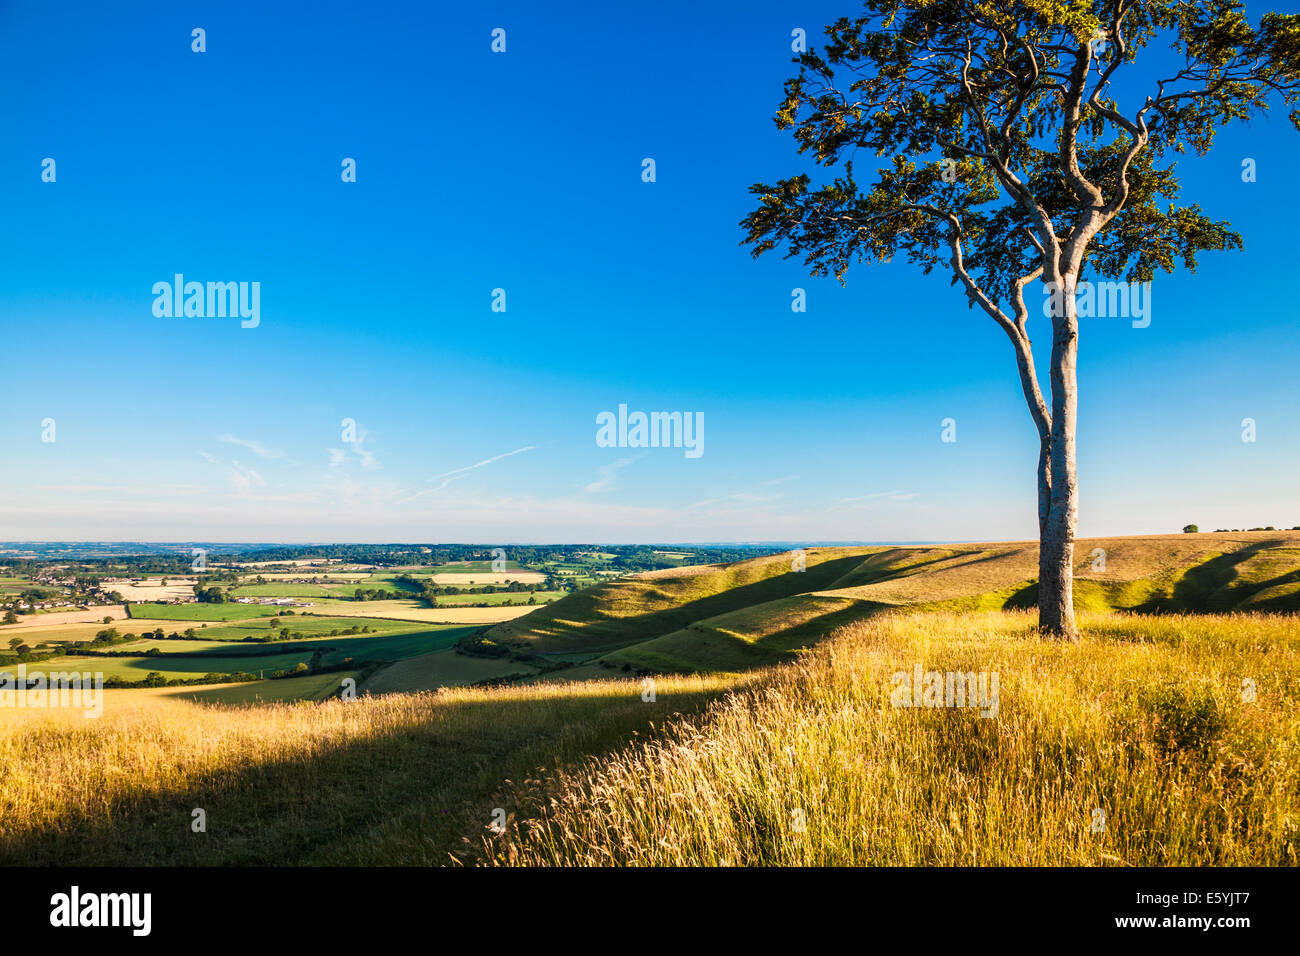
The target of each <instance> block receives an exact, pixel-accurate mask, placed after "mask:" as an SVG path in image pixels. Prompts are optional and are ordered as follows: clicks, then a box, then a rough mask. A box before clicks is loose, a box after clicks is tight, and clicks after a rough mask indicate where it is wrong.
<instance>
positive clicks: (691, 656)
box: [487, 531, 1300, 680]
mask: <svg viewBox="0 0 1300 956" xmlns="http://www.w3.org/2000/svg"><path fill="white" fill-rule="evenodd" d="M1037 573H1038V547H1037V544H1036V543H1034V542H1007V543H993V544H975V545H948V546H942V547H890V548H884V547H877V548H819V549H810V550H808V552H807V570H806V571H803V572H797V571H794V570H793V569H792V561H791V556H790V555H788V554H787V555H777V556H772V557H765V558H758V559H754V560H751V561H743V562H738V563H735V564H730V565H716V566H710V567H705V568H687V569H682V570H680V571H679V570H669V571H658V572H654V573H652V574H644V575H638V576H636V577H634V578H631V579H627V580H623V581H618V582H614V583H611V584H606V585H602V586H600V587H596V588H592V589H589V590H587V591H584V592H581V593H579V594H574V595H570V596H569V597H566V598H564V599H563V600H561V601H558V602H556V603H555V604H553V605H551V606H549V607H547V608H544V609H543V610H540V611H538V612H536V613H535V614H533V615H531V616H529V617H527V618H523V619H521V620H518V621H512V622H509V623H508V624H501V625H498V626H496V627H494V628H492V629H491V630H490V631H489V632H488V635H487V636H488V638H489V639H490V640H493V641H495V642H497V643H500V644H505V645H507V646H510V647H515V648H526V649H528V650H530V651H532V652H535V653H540V654H542V655H556V656H562V655H570V656H573V657H585V660H583V661H582V662H581V663H579V664H576V665H575V666H574V667H573V668H572V669H571V670H562V671H558V672H555V673H553V674H551V675H548V677H547V679H560V680H563V679H568V678H572V677H583V678H586V677H592V676H597V675H600V674H602V673H608V671H609V670H610V669H615V670H618V671H635V672H641V671H653V672H660V673H669V672H673V673H690V672H708V671H717V670H741V669H745V668H749V667H754V666H761V665H765V664H771V663H775V662H778V661H781V660H785V659H790V658H792V657H793V656H794V654H795V652H796V651H798V650H799V649H800V648H803V647H806V646H808V645H810V644H813V643H816V642H817V641H818V640H820V639H821V638H823V637H825V636H826V635H827V634H829V633H830V632H831V631H833V630H834V629H835V628H837V627H840V626H843V625H845V624H849V623H853V622H855V621H861V620H866V619H868V618H871V617H873V616H875V615H877V614H879V613H881V612H882V611H884V610H886V609H888V608H891V607H911V608H930V609H942V608H951V609H960V610H971V611H975V610H998V609H1017V608H1024V607H1032V606H1033V605H1034V602H1035V600H1036V578H1037ZM1075 573H1076V575H1077V577H1076V586H1075V603H1076V605H1077V607H1078V609H1079V610H1080V611H1097V612H1104V611H1133V612H1142V613H1169V612H1216V611H1232V610H1259V611H1295V610H1300V532H1294V531H1278V532H1236V533H1228V532H1225V533H1214V534H1179V535H1158V536H1146V537H1132V538H1093V539H1083V540H1080V541H1079V542H1078V543H1077V547H1076V569H1075Z"/></svg>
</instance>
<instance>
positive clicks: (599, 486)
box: [582, 458, 635, 494]
mask: <svg viewBox="0 0 1300 956" xmlns="http://www.w3.org/2000/svg"><path fill="white" fill-rule="evenodd" d="M633 461H635V459H633V458H620V459H618V461H613V462H610V463H609V464H608V465H601V466H600V467H599V468H597V469H596V474H598V475H599V476H600V477H599V478H597V479H596V480H595V481H593V482H592V483H591V484H589V485H587V486H586V487H584V488H583V489H582V491H583V493H584V494H595V493H596V492H598V491H607V490H608V489H609V486H610V485H612V484H613V483H614V474H615V473H616V472H617V471H618V470H619V469H620V468H626V467H627V466H628V465H630V464H632V462H633Z"/></svg>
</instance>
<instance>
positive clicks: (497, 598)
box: [437, 591, 565, 607]
mask: <svg viewBox="0 0 1300 956" xmlns="http://www.w3.org/2000/svg"><path fill="white" fill-rule="evenodd" d="M564 595H565V592H564V591H533V592H529V591H516V592H508V591H507V592H498V593H496V594H439V595H438V597H437V601H438V607H466V606H470V605H474V604H488V605H492V606H496V605H500V604H527V603H528V598H529V597H535V598H537V603H538V604H545V603H546V602H547V601H558V600H559V599H560V598H562V597H564Z"/></svg>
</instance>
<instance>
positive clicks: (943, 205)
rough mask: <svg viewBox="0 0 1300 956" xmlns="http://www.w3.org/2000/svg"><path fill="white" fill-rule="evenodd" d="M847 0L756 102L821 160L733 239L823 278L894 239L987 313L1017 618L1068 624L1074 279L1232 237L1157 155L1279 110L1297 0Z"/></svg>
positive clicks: (1073, 499) (891, 246)
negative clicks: (1026, 499)
mask: <svg viewBox="0 0 1300 956" xmlns="http://www.w3.org/2000/svg"><path fill="white" fill-rule="evenodd" d="M864 7H865V13H864V15H862V16H859V17H856V18H852V19H850V18H841V19H839V20H837V21H836V22H834V23H832V24H831V25H830V26H828V27H827V28H826V31H825V32H826V42H825V45H824V48H823V49H822V50H820V51H818V50H816V49H809V50H808V51H806V52H802V53H800V55H799V56H798V57H796V58H795V62H796V63H797V64H798V65H799V73H798V75H797V76H796V77H794V78H793V79H790V80H788V81H787V82H786V85H785V93H786V95H785V99H784V101H783V102H782V104H781V106H780V108H779V109H778V111H777V114H776V123H777V125H778V127H780V128H782V129H792V130H793V133H794V138H795V140H796V142H797V143H798V148H799V152H800V153H807V154H810V156H811V158H812V159H813V161H814V162H815V163H816V164H818V165H820V166H824V167H828V168H833V169H834V170H835V173H834V178H829V181H827V182H824V183H822V184H814V183H813V182H812V179H811V177H810V176H808V175H807V174H801V175H797V176H794V177H792V178H789V179H782V180H779V181H778V182H777V183H776V185H767V184H765V183H759V184H756V185H754V186H752V187H750V191H751V192H752V193H754V194H755V195H757V196H758V197H759V203H758V206H757V208H756V209H754V211H753V212H751V213H750V214H749V215H748V216H746V217H745V219H744V220H742V222H741V225H742V227H744V228H745V230H746V233H747V235H746V238H745V240H744V243H745V244H748V245H750V246H752V252H753V254H754V256H755V257H757V256H760V255H762V254H763V253H765V252H768V251H770V250H772V249H776V248H778V247H783V248H784V249H785V254H786V257H787V258H790V257H795V256H798V257H802V258H803V261H804V263H805V264H806V265H807V266H808V267H809V268H810V270H811V273H812V275H814V276H826V275H830V274H834V275H835V276H836V277H837V278H838V279H839V280H840V281H841V282H843V281H844V274H845V272H846V271H847V270H848V268H849V266H850V264H851V263H853V262H855V261H859V262H874V261H888V260H889V259H891V258H892V257H894V256H896V255H898V254H899V253H904V254H906V256H907V258H908V261H910V262H912V263H914V264H916V265H919V266H920V267H921V269H922V270H923V271H924V272H926V273H929V272H930V271H931V270H932V269H933V268H934V267H935V266H940V267H941V268H945V269H948V270H950V271H951V275H952V281H953V284H954V285H958V286H959V287H960V288H961V289H962V290H963V291H964V292H965V294H966V297H967V298H968V300H969V303H968V305H969V306H970V307H972V308H974V307H977V306H978V307H979V308H980V309H981V310H983V311H984V312H986V313H987V314H988V315H989V316H991V317H992V319H993V320H994V321H995V322H996V323H997V324H998V325H999V326H1001V327H1002V330H1003V331H1004V332H1005V333H1006V334H1007V337H1008V338H1009V339H1010V340H1011V345H1012V348H1013V349H1014V352H1015V358H1016V367H1017V368H1018V370H1019V375H1020V384H1021V388H1022V390H1023V392H1024V395H1025V400H1026V402H1027V403H1028V405H1029V414H1030V417H1031V418H1032V419H1033V422H1034V425H1035V427H1036V428H1037V430H1038V436H1039V442H1040V450H1039V456H1038V527H1039V543H1040V547H1039V588H1038V615H1039V626H1040V628H1041V629H1042V630H1043V632H1044V633H1046V634H1048V635H1051V636H1054V637H1060V638H1070V639H1074V638H1076V637H1077V635H1078V632H1077V630H1076V627H1075V623H1074V607H1073V601H1072V589H1073V581H1074V536H1075V528H1076V525H1077V519H1078V480H1077V477H1076V472H1075V423H1076V415H1077V403H1078V396H1077V385H1076V375H1075V359H1076V355H1077V350H1078V340H1079V312H1080V309H1079V302H1078V301H1076V295H1077V294H1078V293H1080V292H1084V291H1089V292H1090V288H1089V286H1088V285H1087V283H1088V282H1089V279H1088V277H1089V276H1095V277H1097V278H1100V279H1107V280H1110V279H1116V280H1117V279H1119V278H1121V277H1122V278H1123V279H1124V280H1125V281H1127V282H1129V283H1142V282H1148V281H1150V280H1151V278H1152V277H1153V276H1154V274H1155V272H1156V270H1157V268H1159V269H1160V270H1163V271H1164V272H1172V271H1173V270H1174V268H1175V267H1176V265H1177V264H1178V263H1179V262H1181V263H1182V265H1183V266H1184V267H1186V268H1187V269H1190V270H1195V267H1196V257H1197V254H1198V253H1200V252H1202V251H1204V250H1223V249H1230V248H1240V247H1241V237H1240V236H1238V235H1237V234H1236V233H1234V232H1233V231H1231V229H1230V228H1229V224H1228V223H1225V222H1216V221H1214V220H1212V219H1209V218H1207V217H1206V216H1205V215H1204V214H1203V213H1202V212H1201V209H1200V207H1199V206H1198V205H1194V204H1193V205H1178V204H1177V202H1176V200H1177V197H1178V193H1179V182H1178V177H1177V175H1176V173H1175V169H1174V165H1175V163H1174V160H1175V157H1176V156H1177V155H1178V154H1180V153H1183V152H1185V151H1186V150H1187V149H1188V148H1189V147H1190V148H1191V149H1192V150H1194V151H1195V152H1196V153H1197V154H1198V155H1203V154H1204V153H1205V152H1206V151H1207V150H1208V149H1209V148H1210V146H1211V144H1212V143H1213V140H1214V136H1215V133H1216V132H1217V130H1218V129H1219V128H1220V127H1222V126H1224V125H1225V124H1227V123H1229V122H1232V121H1242V120H1249V119H1250V118H1251V117H1252V116H1255V115H1258V114H1261V113H1263V112H1264V111H1266V110H1267V109H1268V106H1269V104H1270V101H1271V100H1274V99H1280V100H1281V101H1282V102H1284V103H1285V104H1286V106H1287V107H1289V108H1290V118H1291V122H1292V124H1293V125H1295V126H1297V128H1300V109H1298V108H1297V107H1298V104H1300V95H1298V94H1300V81H1298V79H1297V77H1298V76H1300V16H1296V15H1282V14H1275V13H1269V14H1265V15H1264V16H1263V17H1262V18H1261V19H1260V21H1259V24H1258V26H1255V27H1252V26H1251V25H1250V24H1249V23H1248V22H1247V20H1246V17H1245V15H1244V13H1243V10H1242V5H1241V4H1240V3H1239V2H1236V0H1202V2H1191V0H1188V2H1177V0H1100V2H1099V0H1094V2H1091V3H1090V2H1088V0H1080V2H1068V0H996V2H993V0H985V2H975V0H867V2H866V3H865V4H864ZM1153 44H1154V45H1153ZM1161 44H1163V45H1169V46H1170V47H1172V50H1173V52H1172V53H1168V52H1164V51H1161V50H1159V49H1158V45H1161ZM1148 47H1152V49H1151V50H1150V51H1149V52H1147V53H1146V54H1145V55H1143V56H1142V57H1141V63H1140V64H1139V62H1138V61H1139V54H1142V53H1143V51H1144V50H1147V48H1148ZM1147 76H1151V77H1155V78H1154V79H1151V80H1150V81H1147V80H1144V79H1143V77H1147ZM864 150H869V151H872V152H874V153H875V155H876V156H877V157H882V158H883V157H888V158H887V159H886V160H884V162H883V163H879V164H877V165H879V168H877V169H875V170H873V173H872V175H873V176H874V180H873V181H872V182H871V183H870V184H859V182H858V180H857V179H856V178H855V164H854V157H855V156H861V155H864V154H863V153H861V152H860V151H864ZM867 155H869V154H867ZM1039 284H1041V288H1040V289H1039V291H1041V292H1043V293H1046V296H1047V298H1045V299H1043V300H1042V301H1043V302H1044V303H1045V305H1046V306H1048V307H1047V308H1044V310H1043V312H1044V314H1045V315H1050V318H1051V326H1052V351H1051V357H1050V360H1049V366H1048V369H1049V374H1048V379H1049V387H1050V391H1049V395H1048V397H1046V398H1045V397H1044V394H1043V390H1042V388H1041V387H1040V384H1039V379H1038V375H1037V372H1036V371H1035V368H1034V354H1033V350H1032V348H1031V345H1030V337H1029V331H1028V326H1027V323H1028V319H1029V313H1030V311H1031V307H1030V306H1029V305H1028V304H1026V289H1027V288H1038V287H1039ZM1126 291H1127V290H1126ZM1085 312H1086V310H1085Z"/></svg>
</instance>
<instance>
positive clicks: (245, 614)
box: [127, 602, 284, 621]
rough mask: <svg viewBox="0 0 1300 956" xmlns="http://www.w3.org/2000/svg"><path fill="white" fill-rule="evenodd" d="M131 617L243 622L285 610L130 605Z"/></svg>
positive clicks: (250, 606) (240, 606) (225, 605)
mask: <svg viewBox="0 0 1300 956" xmlns="http://www.w3.org/2000/svg"><path fill="white" fill-rule="evenodd" d="M127 607H128V608H129V609H130V614H131V617H133V618H134V617H144V618H150V619H152V620H165V621H243V620H247V619H248V618H250V617H270V616H271V615H274V614H279V613H280V612H281V611H282V610H284V608H279V607H273V606H269V605H262V604H231V603H222V604H204V603H201V602H196V603H193V604H128V605H127Z"/></svg>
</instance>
